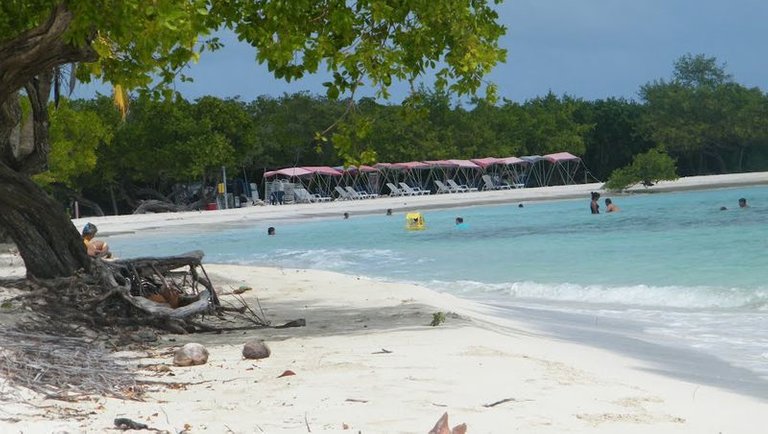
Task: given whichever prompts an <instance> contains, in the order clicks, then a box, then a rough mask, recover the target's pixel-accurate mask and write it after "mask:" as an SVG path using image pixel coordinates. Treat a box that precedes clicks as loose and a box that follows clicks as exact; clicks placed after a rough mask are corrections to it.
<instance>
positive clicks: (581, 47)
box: [73, 0, 768, 102]
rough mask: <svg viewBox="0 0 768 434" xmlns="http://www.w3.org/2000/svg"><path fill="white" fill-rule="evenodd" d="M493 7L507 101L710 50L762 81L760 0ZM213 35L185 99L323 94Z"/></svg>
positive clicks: (608, 79) (581, 88)
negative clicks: (279, 76)
mask: <svg viewBox="0 0 768 434" xmlns="http://www.w3.org/2000/svg"><path fill="white" fill-rule="evenodd" d="M435 1H439V0H435ZM498 10H499V15H500V21H501V23H502V24H504V25H505V26H506V27H507V34H506V36H504V37H503V38H502V40H501V45H502V46H503V47H504V48H506V49H507V50H508V55H507V62H506V63H505V64H500V65H498V66H497V67H496V69H495V70H494V71H493V73H492V74H491V75H490V77H489V79H490V80H492V81H494V82H495V83H497V84H498V86H499V94H500V96H502V97H505V98H509V99H512V100H515V101H520V102H522V101H524V100H526V99H530V98H534V97H536V96H541V95H544V94H546V93H547V92H548V91H550V90H551V91H553V92H554V93H556V94H558V95H562V94H569V95H572V96H575V97H581V98H585V99H598V98H606V97H611V96H615V97H626V98H636V97H637V92H638V89H639V88H640V86H641V85H642V84H645V83H647V82H649V81H652V80H655V79H659V78H669V77H670V76H671V74H672V67H673V66H672V65H673V62H674V61H675V60H676V59H677V58H679V57H680V56H682V55H684V54H686V53H692V54H706V55H708V56H715V57H717V59H718V61H719V62H720V63H723V62H725V63H726V64H727V66H726V68H727V70H728V72H729V73H731V74H732V75H733V76H734V79H735V80H736V81H737V82H739V83H742V84H744V85H747V86H750V87H751V86H758V87H760V88H762V89H763V90H766V89H768V1H766V0H730V1H726V0H506V1H505V2H504V3H503V4H502V5H500V6H499V9H498ZM221 36H222V39H223V41H224V42H225V43H226V47H225V48H223V49H222V50H220V51H218V52H215V53H204V54H203V58H202V60H201V61H200V63H198V64H196V65H193V66H192V67H191V69H190V70H189V71H188V75H190V76H192V77H193V78H194V80H195V81H194V83H182V84H179V85H177V90H179V91H180V92H181V93H182V94H183V95H184V96H185V97H187V98H189V99H194V98H197V97H200V96H203V95H215V96H219V97H234V96H240V97H241V98H242V99H244V100H246V101H250V100H252V99H254V98H256V97H258V96H259V95H272V96H280V95H282V94H283V93H286V92H287V93H294V92H299V91H310V92H312V93H324V91H325V90H324V88H323V87H322V85H321V83H322V82H324V81H327V80H328V78H327V76H325V75H322V74H321V75H315V76H310V77H307V78H304V79H302V80H300V81H297V82H293V83H285V82H283V81H280V80H276V79H274V78H272V77H271V75H270V74H269V72H268V71H267V70H266V67H264V66H260V65H257V64H256V62H255V60H254V59H255V50H254V49H253V48H251V47H250V46H248V45H246V44H241V43H239V42H237V40H236V39H234V37H232V36H231V35H228V34H223V35H221ZM96 91H100V92H102V93H108V88H104V87H103V86H102V87H99V86H97V85H80V86H79V88H78V89H77V90H76V92H75V94H74V95H73V96H74V97H86V98H88V97H91V96H93V94H94V93H95V92H96ZM407 91H408V89H407V87H406V86H404V85H396V86H394V88H393V92H392V93H393V95H392V99H391V100H392V101H393V102H399V101H400V100H401V99H402V98H403V97H404V96H405V95H406V94H407ZM362 94H366V93H365V92H363V93H362ZM367 94H372V92H371V91H369V92H367Z"/></svg>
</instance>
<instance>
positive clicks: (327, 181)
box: [264, 166, 341, 204]
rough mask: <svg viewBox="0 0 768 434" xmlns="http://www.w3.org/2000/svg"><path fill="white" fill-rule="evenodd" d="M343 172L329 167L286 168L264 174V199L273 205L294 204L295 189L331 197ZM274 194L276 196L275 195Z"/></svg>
mask: <svg viewBox="0 0 768 434" xmlns="http://www.w3.org/2000/svg"><path fill="white" fill-rule="evenodd" d="M340 177H341V172H339V171H338V170H336V169H334V168H332V167H328V166H304V167H286V168H284V169H278V170H271V171H268V172H264V197H265V198H266V199H267V200H268V201H269V202H270V203H272V204H275V203H281V204H282V203H292V202H294V200H295V198H294V188H295V187H296V186H297V185H298V186H301V187H304V188H305V189H307V190H308V191H309V192H310V193H312V194H318V195H320V196H323V197H328V196H330V192H331V191H332V190H333V187H334V186H335V185H336V180H337V178H340ZM273 193H274V194H273Z"/></svg>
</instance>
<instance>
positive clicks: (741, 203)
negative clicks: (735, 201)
mask: <svg viewBox="0 0 768 434" xmlns="http://www.w3.org/2000/svg"><path fill="white" fill-rule="evenodd" d="M739 208H749V205H747V199H744V198H743V197H742V198H741V199H739Z"/></svg>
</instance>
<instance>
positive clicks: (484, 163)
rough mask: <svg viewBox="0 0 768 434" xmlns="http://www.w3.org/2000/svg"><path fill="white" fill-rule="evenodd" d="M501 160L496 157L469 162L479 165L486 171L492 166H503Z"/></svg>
mask: <svg viewBox="0 0 768 434" xmlns="http://www.w3.org/2000/svg"><path fill="white" fill-rule="evenodd" d="M499 160H500V158H496V157H485V158H473V159H471V160H469V161H471V162H473V163H475V164H477V165H478V166H480V167H482V168H483V169H485V168H486V167H488V166H490V165H493V164H501V162H500V161H499Z"/></svg>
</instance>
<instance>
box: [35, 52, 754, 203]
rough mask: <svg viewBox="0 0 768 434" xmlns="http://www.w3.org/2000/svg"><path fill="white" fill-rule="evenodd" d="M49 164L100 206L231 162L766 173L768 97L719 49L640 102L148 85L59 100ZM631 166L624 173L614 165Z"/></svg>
mask: <svg viewBox="0 0 768 434" xmlns="http://www.w3.org/2000/svg"><path fill="white" fill-rule="evenodd" d="M50 135H51V149H52V150H51V156H50V165H49V170H47V171H46V172H43V173H41V174H38V175H36V177H35V179H36V181H37V182H39V183H40V184H42V185H44V186H46V188H48V189H49V190H50V191H51V192H53V193H54V195H56V196H57V197H58V199H59V200H61V201H68V200H72V199H78V200H80V201H81V203H85V204H86V205H90V206H91V207H92V209H94V212H95V213H96V214H99V213H102V212H105V211H103V210H106V213H115V212H129V211H131V210H132V209H133V208H134V207H135V206H136V203H137V200H138V199H145V198H157V199H162V200H169V201H176V202H183V201H184V200H188V197H186V196H185V194H186V195H188V190H184V191H181V190H179V189H178V186H179V185H189V184H196V185H206V184H207V185H211V184H214V183H215V182H217V180H218V179H217V178H218V174H219V171H220V168H221V167H222V166H225V167H226V168H227V169H228V171H229V173H232V174H233V175H234V176H245V177H247V178H248V179H249V180H250V181H251V182H254V181H260V180H261V175H262V173H263V171H264V170H265V169H271V168H276V167H286V166H294V165H299V166H304V165H328V166H339V165H344V164H370V163H373V162H376V161H382V162H395V161H411V160H435V159H445V158H462V159H463V158H479V157H487V156H498V157H505V156H512V155H515V156H521V155H543V154H547V153H552V152H558V151H567V152H570V153H572V154H575V155H578V156H581V157H582V158H583V160H584V163H585V164H586V166H587V167H588V168H589V170H590V171H591V174H592V175H593V176H594V177H595V178H596V179H599V180H603V181H605V180H608V179H609V177H610V176H611V174H612V173H614V171H616V172H615V173H616V176H617V177H618V176H619V174H623V175H626V167H627V166H629V165H630V164H631V163H632V162H633V159H634V158H636V157H637V156H640V155H642V156H644V157H645V158H646V159H647V158H650V159H657V158H668V159H669V160H670V165H668V166H669V167H670V168H673V167H674V163H676V169H677V174H678V175H679V176H690V175H705V174H716V173H733V172H744V171H763V170H768V94H766V93H765V92H763V91H762V90H761V89H759V88H749V87H747V86H744V85H742V84H739V83H737V82H735V81H734V80H733V77H732V76H730V75H729V74H728V73H727V72H726V69H725V65H723V64H719V63H718V62H717V59H715V58H713V57H707V56H705V55H685V56H683V57H681V58H680V59H678V60H677V61H676V62H675V64H674V69H673V74H672V77H671V78H670V79H668V80H665V79H659V80H655V81H652V82H649V83H647V84H645V85H643V86H642V87H641V88H640V89H639V92H638V99H637V100H629V99H624V98H608V99H599V100H584V99H580V98H574V97H571V96H568V95H564V96H558V95H555V94H553V93H551V92H550V93H548V94H546V95H544V96H541V97H537V98H533V99H530V100H527V101H525V102H522V103H518V102H514V101H510V100H501V101H497V102H496V103H491V102H489V101H488V100H487V99H479V98H478V99H474V100H472V101H470V102H469V103H467V104H457V103H455V102H454V101H453V100H452V99H451V96H450V94H449V93H448V92H446V91H444V90H432V89H426V88H421V89H419V90H418V91H416V92H414V93H413V94H412V95H411V96H409V97H408V98H407V99H406V100H404V101H403V102H402V103H401V104H382V103H380V102H377V101H376V100H374V99H371V98H363V99H358V100H338V99H335V98H329V97H328V96H320V95H311V94H308V93H298V94H292V95H283V96H281V97H267V96H263V97H259V98H257V99H255V100H253V101H249V102H246V101H242V100H240V99H238V98H228V99H222V98H217V97H212V96H206V97H202V98H199V99H197V100H195V101H188V100H186V99H184V98H182V97H181V96H178V95H177V96H174V97H173V98H170V99H164V100H160V99H157V98H152V97H150V96H148V95H145V96H141V97H137V98H136V99H135V100H133V101H131V103H130V110H129V113H128V115H127V116H126V118H125V119H122V118H121V116H120V114H119V112H118V111H117V110H115V108H114V106H113V102H112V98H110V97H106V96H98V97H96V98H93V99H89V100H71V101H67V100H61V101H60V102H59V104H58V107H57V108H55V109H52V110H51V129H50ZM621 168H625V170H624V172H621V171H617V169H621Z"/></svg>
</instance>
